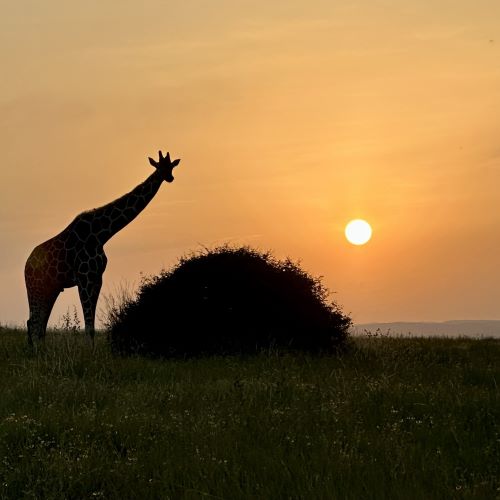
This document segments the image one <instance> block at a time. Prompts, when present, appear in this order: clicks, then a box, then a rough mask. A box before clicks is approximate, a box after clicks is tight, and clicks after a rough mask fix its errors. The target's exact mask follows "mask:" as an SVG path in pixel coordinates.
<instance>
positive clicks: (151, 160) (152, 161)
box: [148, 156, 158, 168]
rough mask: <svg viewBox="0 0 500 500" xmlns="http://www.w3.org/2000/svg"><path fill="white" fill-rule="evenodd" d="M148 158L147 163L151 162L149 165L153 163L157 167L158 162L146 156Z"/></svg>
mask: <svg viewBox="0 0 500 500" xmlns="http://www.w3.org/2000/svg"><path fill="white" fill-rule="evenodd" d="M148 160H149V163H151V165H153V167H155V168H158V163H157V162H156V161H154V160H153V158H151V157H150V156H148Z"/></svg>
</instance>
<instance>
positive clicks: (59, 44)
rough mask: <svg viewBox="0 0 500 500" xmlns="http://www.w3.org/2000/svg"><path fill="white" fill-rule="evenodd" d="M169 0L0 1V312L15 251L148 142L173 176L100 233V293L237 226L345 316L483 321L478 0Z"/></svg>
mask: <svg viewBox="0 0 500 500" xmlns="http://www.w3.org/2000/svg"><path fill="white" fill-rule="evenodd" d="M170 4H172V3H171V2H164V1H160V0H144V1H143V2H133V1H130V0H124V1H122V2H97V1H96V0H92V1H87V2H80V3H74V2H71V3H69V2H63V1H62V0H60V1H59V0H58V1H56V0H47V1H45V2H39V1H35V0H28V1H25V2H11V3H10V4H9V5H6V6H4V9H3V13H2V17H1V18H0V41H1V43H0V61H2V78H1V79H0V89H1V92H0V127H1V128H0V131H1V133H0V150H1V152H2V161H1V169H0V199H1V204H0V234H1V235H2V245H1V246H0V276H1V278H2V286H1V289H0V322H1V323H11V324H12V323H14V324H15V323H21V322H24V321H25V320H26V318H27V313H28V308H27V301H26V296H25V290H24V278H23V268H24V262H25V260H26V258H27V256H28V255H29V253H30V251H31V249H32V248H33V247H34V246H35V245H36V244H38V243H40V242H42V241H44V240H46V239H48V238H50V237H52V236H53V235H55V234H56V233H58V232H59V231H60V230H62V229H63V228H64V227H65V226H66V225H67V224H68V223H69V222H70V221H71V220H72V219H73V217H74V216H75V215H76V214H77V213H79V212H81V211H82V210H85V209H90V208H93V207H96V206H99V205H102V204H104V203H107V202H109V201H111V200H112V199H114V198H116V197H118V196H119V195H122V194H123V193H125V192H127V191H129V190H130V189H132V188H133V187H134V186H135V185H136V184H137V183H139V182H141V181H142V180H143V179H145V178H146V177H147V176H148V175H149V174H150V172H151V167H150V165H149V164H148V162H147V160H146V157H147V156H148V155H153V154H155V153H156V151H157V150H158V149H159V148H162V149H168V150H170V151H171V153H172V154H173V155H174V156H175V157H177V156H179V157H181V158H182V162H181V165H180V167H179V169H178V171H177V173H176V180H175V182H174V183H173V184H171V185H164V186H162V188H161V190H160V192H159V193H158V195H157V196H156V198H155V199H154V200H153V201H152V203H151V204H150V205H149V206H148V207H147V208H146V210H145V212H144V213H143V214H141V216H140V217H139V218H138V219H137V220H135V221H134V222H133V223H132V224H131V225H129V226H128V227H127V228H125V229H124V230H123V231H122V232H121V233H119V234H118V235H116V236H115V238H114V239H113V240H111V241H110V243H109V244H108V245H107V246H106V253H107V255H108V258H109V264H108V269H107V271H106V274H105V277H104V283H105V284H104V290H103V291H104V292H107V291H108V292H109V291H110V290H112V289H113V288H114V287H115V286H117V285H119V284H120V283H121V282H124V281H128V282H131V283H133V282H137V281H138V280H139V276H140V272H144V273H152V272H157V271H159V270H160V268H161V267H162V266H169V265H171V264H172V263H174V262H175V261H176V259H177V257H179V256H180V255H182V254H183V253H185V252H186V251H189V250H193V249H197V248H200V245H205V246H213V245H215V244H219V243H224V242H232V243H248V244H251V245H254V246H257V247H259V248H261V249H266V250H267V249H272V250H274V252H275V254H276V255H277V256H279V257H284V256H290V257H292V258H294V259H301V261H302V265H303V267H304V268H305V269H306V270H308V271H310V272H311V273H313V274H316V275H318V274H320V275H323V276H324V282H325V284H326V285H327V286H329V287H330V288H331V289H332V290H334V291H336V292H337V293H336V294H335V296H334V298H335V300H337V301H338V302H339V303H340V304H342V305H343V306H344V309H345V311H346V312H350V313H351V314H352V317H353V319H354V320H355V321H357V322H365V321H396V320H408V321H412V320H413V321H426V320H446V319H500V307H499V304H500V301H499V299H500V297H499V287H500V265H499V264H500V201H499V195H498V193H497V190H498V189H500V135H499V131H500V114H499V109H500V3H499V2H498V1H497V0H490V1H486V0H476V1H474V2H472V1H463V0H454V1H440V2H435V1H432V2H431V1H429V0H422V1H419V2H416V1H415V0H412V1H409V0H397V1H396V0H393V1H390V0H380V1H379V0H359V1H353V2H331V0H324V1H323V0H307V1H293V0H273V1H272V2H269V1H267V0H266V1H263V0H262V1H261V0H252V1H249V0H248V1H246V0H241V1H237V2H235V1H234V0H231V1H229V0H220V1H218V0H212V1H210V2H208V1H189V0H186V1H184V2H177V3H176V4H177V5H173V4H172V5H170ZM335 4H338V5H335ZM357 217H361V218H365V219H366V220H368V221H369V222H370V223H371V224H372V226H373V230H374V236H373V239H372V241H371V242H370V243H369V244H367V245H366V246H363V247H354V246H352V245H349V244H348V243H347V242H346V241H345V239H344V235H343V228H344V226H345V224H346V223H347V222H348V221H349V220H350V219H353V218H357ZM72 304H77V305H78V308H79V307H80V306H79V302H78V296H77V292H76V289H73V290H67V291H65V292H64V294H63V295H62V296H61V297H60V298H59V301H58V303H57V305H56V308H55V309H54V312H53V315H52V322H53V323H54V322H56V323H57V321H58V318H60V316H61V314H63V313H64V312H65V310H66V308H67V307H68V306H71V305H72Z"/></svg>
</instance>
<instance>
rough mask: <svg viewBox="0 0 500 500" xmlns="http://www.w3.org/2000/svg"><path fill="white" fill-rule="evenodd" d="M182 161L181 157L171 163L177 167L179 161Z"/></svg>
mask: <svg viewBox="0 0 500 500" xmlns="http://www.w3.org/2000/svg"><path fill="white" fill-rule="evenodd" d="M180 161H181V160H180V159H179V158H178V159H177V160H174V161H173V162H172V163H171V165H172V168H174V167H176V166H177V165H179V162H180Z"/></svg>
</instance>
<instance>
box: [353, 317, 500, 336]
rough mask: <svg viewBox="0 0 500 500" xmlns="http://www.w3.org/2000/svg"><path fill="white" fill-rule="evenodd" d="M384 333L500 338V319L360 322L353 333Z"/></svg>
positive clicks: (354, 327)
mask: <svg viewBox="0 0 500 500" xmlns="http://www.w3.org/2000/svg"><path fill="white" fill-rule="evenodd" d="M365 330H367V331H370V332H372V333H375V332H376V331H377V330H380V332H381V333H382V334H384V335H386V334H387V333H389V335H410V336H424V337H433V336H438V337H463V336H465V337H495V338H500V320H452V321H443V322H440V323H437V322H436V323H432V322H423V323H419V322H396V323H360V324H355V325H354V326H353V327H352V329H351V332H352V333H353V335H363V334H364V331H365Z"/></svg>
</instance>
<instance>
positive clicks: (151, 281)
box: [108, 246, 351, 356]
mask: <svg viewBox="0 0 500 500" xmlns="http://www.w3.org/2000/svg"><path fill="white" fill-rule="evenodd" d="M328 295H329V293H328V290H327V289H326V288H325V287H324V286H323V285H322V284H321V279H320V278H314V277H311V276H310V275H309V274H307V273H306V272H305V271H303V270H302V269H301V268H300V267H299V266H298V265H297V264H295V263H293V262H292V261H290V260H285V261H280V260H277V259H275V258H274V257H272V256H271V254H270V253H262V252H259V251H257V250H254V249H251V248H248V247H243V248H231V247H228V246H224V247H220V248H216V249H214V250H210V251H208V250H207V251H205V252H203V253H199V254H194V255H191V256H188V257H184V258H182V259H181V260H180V261H179V263H178V264H177V265H176V266H175V267H174V268H173V269H171V270H168V271H162V272H161V273H160V274H159V275H158V276H154V277H149V278H146V279H144V280H143V282H142V284H141V286H140V289H139V292H138V294H137V297H136V298H135V299H129V300H128V301H125V302H124V303H123V304H121V306H120V307H118V308H116V307H115V308H114V309H112V310H111V311H110V313H109V318H108V332H109V340H110V342H111V346H112V348H113V350H114V352H118V353H122V354H130V353H138V354H146V355H153V356H196V355H203V354H231V353H233V354H235V353H239V354H249V353H255V352H258V351H260V350H262V349H269V348H276V349H296V350H304V351H309V352H323V351H327V352H328V351H331V350H332V349H335V348H338V347H340V346H342V345H343V344H344V343H345V340H346V338H347V335H348V328H349V326H350V324H351V320H350V318H349V317H348V316H346V315H344V314H343V313H342V311H341V310H340V308H339V307H338V306H337V305H336V304H335V303H334V302H331V303H327V302H326V300H327V297H328Z"/></svg>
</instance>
